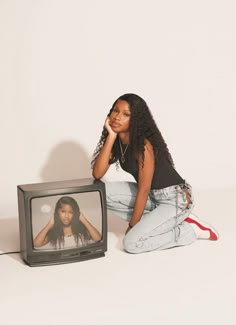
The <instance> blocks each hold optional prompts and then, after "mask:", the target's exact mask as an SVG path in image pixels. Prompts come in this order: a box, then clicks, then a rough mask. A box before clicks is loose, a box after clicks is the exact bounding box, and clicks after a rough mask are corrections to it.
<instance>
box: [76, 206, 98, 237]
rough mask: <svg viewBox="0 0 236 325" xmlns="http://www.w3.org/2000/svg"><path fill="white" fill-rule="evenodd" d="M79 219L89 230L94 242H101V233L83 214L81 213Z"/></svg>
mask: <svg viewBox="0 0 236 325" xmlns="http://www.w3.org/2000/svg"><path fill="white" fill-rule="evenodd" d="M79 218H80V221H81V222H82V223H83V225H84V226H85V227H86V228H87V230H88V232H89V234H90V236H91V237H92V239H93V240H94V241H99V240H101V239H102V236H101V234H100V232H99V231H98V230H97V229H96V228H95V227H94V226H93V225H92V224H91V223H90V222H89V221H88V220H87V219H86V218H85V216H84V215H83V213H82V212H81V213H80V217H79Z"/></svg>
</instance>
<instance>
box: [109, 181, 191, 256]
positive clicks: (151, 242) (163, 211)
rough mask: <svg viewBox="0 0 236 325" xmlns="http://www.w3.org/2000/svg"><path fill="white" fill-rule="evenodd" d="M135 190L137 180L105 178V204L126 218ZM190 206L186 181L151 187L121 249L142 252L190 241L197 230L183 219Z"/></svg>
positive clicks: (181, 244)
mask: <svg viewBox="0 0 236 325" xmlns="http://www.w3.org/2000/svg"><path fill="white" fill-rule="evenodd" d="M186 192H187V193H188V194H186ZM136 194H137V183H133V182H108V183H106V198H107V199H106V200H107V208H108V209H109V210H111V211H112V212H113V213H114V214H117V215H118V216H120V217H121V218H122V219H124V220H126V221H128V222H129V221H130V219H131V217H132V213H133V208H134V203H135V198H136ZM192 209H193V197H192V190H191V186H190V185H189V184H187V183H185V184H181V185H174V186H170V187H166V188H163V189H160V190H151V191H150V193H149V197H148V200H147V203H146V206H145V210H144V213H143V215H142V217H141V219H140V221H139V222H138V223H137V224H136V225H135V226H134V227H133V228H131V229H130V230H129V232H128V233H127V234H126V235H125V237H124V240H123V244H124V249H125V250H126V251H127V252H129V253H143V252H147V251H152V250H162V249H166V248H171V247H176V246H183V245H189V244H191V243H193V242H194V241H195V240H196V239H197V237H196V234H195V232H194V231H193V229H192V226H191V225H190V224H189V223H187V222H185V221H184V219H185V218H187V217H188V216H189V214H190V212H191V210H192Z"/></svg>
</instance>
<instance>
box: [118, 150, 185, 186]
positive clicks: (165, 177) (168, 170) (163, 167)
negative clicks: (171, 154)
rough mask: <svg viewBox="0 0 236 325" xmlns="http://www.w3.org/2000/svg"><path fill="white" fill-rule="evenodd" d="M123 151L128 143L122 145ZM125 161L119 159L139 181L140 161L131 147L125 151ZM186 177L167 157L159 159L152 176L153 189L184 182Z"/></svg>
mask: <svg viewBox="0 0 236 325" xmlns="http://www.w3.org/2000/svg"><path fill="white" fill-rule="evenodd" d="M122 147H123V151H124V150H125V148H126V145H122ZM124 158H125V161H124V162H123V163H122V161H121V159H119V162H120V166H121V168H122V169H123V170H125V171H126V172H127V173H129V174H131V175H133V177H134V178H135V180H136V182H137V183H138V163H137V160H135V159H134V158H133V156H132V155H131V151H130V149H129V147H128V148H127V150H126V153H125V157H124ZM184 182H185V181H184V179H183V178H182V177H181V176H180V175H179V174H178V173H177V171H176V170H175V168H174V167H173V166H172V165H171V164H170V163H169V162H168V160H167V159H166V158H161V159H158V160H157V161H156V163H155V170H154V175H153V178H152V184H151V189H156V190H158V189H161V188H165V187H168V186H172V185H179V184H183V183H184Z"/></svg>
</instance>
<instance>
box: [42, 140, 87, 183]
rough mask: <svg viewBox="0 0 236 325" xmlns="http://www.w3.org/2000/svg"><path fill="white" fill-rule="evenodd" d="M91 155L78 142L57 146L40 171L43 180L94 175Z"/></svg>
mask: <svg viewBox="0 0 236 325" xmlns="http://www.w3.org/2000/svg"><path fill="white" fill-rule="evenodd" d="M90 160H91V159H90V157H88V155H87V154H86V152H85V151H84V149H83V148H82V147H81V146H80V145H79V144H78V143H76V142H72V141H66V142H63V143H60V144H58V145H57V146H55V147H54V148H53V149H52V151H51V153H50V155H49V158H48V161H47V162H46V163H45V165H44V166H43V168H42V169H41V172H40V177H41V179H42V181H43V182H51V181H61V180H67V179H78V178H87V177H92V170H91V167H90Z"/></svg>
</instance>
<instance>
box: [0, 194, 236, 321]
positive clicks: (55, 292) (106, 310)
mask: <svg viewBox="0 0 236 325" xmlns="http://www.w3.org/2000/svg"><path fill="white" fill-rule="evenodd" d="M235 197H236V191H230V190H225V191H205V192H204V191H201V192H199V193H197V194H196V193H195V203H196V204H197V206H196V209H195V212H197V213H198V215H199V216H200V217H202V218H203V219H204V220H205V221H208V222H209V223H211V224H213V225H214V226H215V227H216V228H217V229H218V231H219V233H220V239H219V241H217V242H210V241H197V242H196V243H194V244H193V245H191V246H188V247H182V248H175V249H170V250H166V251H155V252H150V253H146V254H140V255H130V254H127V253H125V252H124V251H123V250H122V236H123V233H124V230H125V229H126V224H125V223H124V222H123V221H121V220H119V219H118V218H115V217H114V216H110V218H109V233H108V252H107V253H106V256H105V257H103V258H99V259H96V260H90V261H85V262H79V263H72V264H66V265H57V266H47V267H35V268H31V267H28V266H26V265H25V264H24V263H23V262H22V261H21V258H20V257H19V255H17V254H16V255H3V256H0V275H1V276H0V309H1V320H4V323H3V324H7V325H8V324H10V325H12V324H17V325H21V324H25V325H28V324H34V325H36V324H41V325H42V324H52V323H53V324H57V325H61V324H63V325H64V324H77V325H80V324H81V325H82V324H83V325H87V324H89V325H90V324H99V325H100V324H103V325H106V324H112V325H116V324H117V325H118V324H160V325H167V324H168V325H169V324H181V325H189V324H191V325H195V324H208V325H209V324H214V325H222V324H227V325H235V324H236V280H235V275H236V253H235V251H236V245H235V244H236V236H235V229H236V214H235V211H233V204H232V203H233V202H234V199H235ZM17 249H19V237H18V220H17V218H15V219H9V218H3V216H0V251H2V252H4V251H10V250H17Z"/></svg>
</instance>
